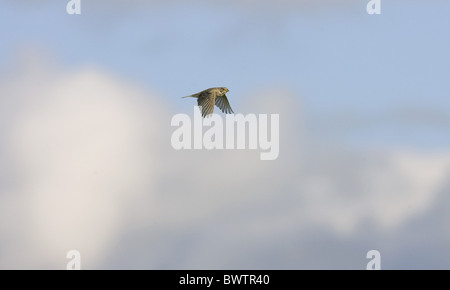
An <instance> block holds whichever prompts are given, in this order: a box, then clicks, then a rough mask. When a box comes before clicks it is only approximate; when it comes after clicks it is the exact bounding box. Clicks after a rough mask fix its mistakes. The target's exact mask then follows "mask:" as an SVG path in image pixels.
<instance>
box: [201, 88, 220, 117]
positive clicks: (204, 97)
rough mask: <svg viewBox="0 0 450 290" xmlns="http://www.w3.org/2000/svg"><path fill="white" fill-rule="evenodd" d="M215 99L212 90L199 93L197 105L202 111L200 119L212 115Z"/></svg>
mask: <svg viewBox="0 0 450 290" xmlns="http://www.w3.org/2000/svg"><path fill="white" fill-rule="evenodd" d="M215 99H216V92H215V91H214V90H205V91H203V92H201V93H200V95H199V96H198V99H197V103H198V106H199V107H200V109H201V110H202V117H206V116H209V115H211V114H212V113H213V111H214V102H215Z"/></svg>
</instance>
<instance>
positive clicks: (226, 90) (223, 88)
mask: <svg viewBox="0 0 450 290" xmlns="http://www.w3.org/2000/svg"><path fill="white" fill-rule="evenodd" d="M220 90H221V91H222V94H224V95H225V94H226V93H227V92H228V91H230V90H229V89H227V88H226V87H222V88H220Z"/></svg>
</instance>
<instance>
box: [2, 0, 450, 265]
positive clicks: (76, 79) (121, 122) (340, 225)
mask: <svg viewBox="0 0 450 290" xmlns="http://www.w3.org/2000/svg"><path fill="white" fill-rule="evenodd" d="M67 2H68V1H55V0H47V1H39V2H36V3H34V2H33V3H30V2H29V1H12V0H8V1H2V2H1V3H0V23H1V25H0V35H2V41H1V45H0V83H1V85H0V268H1V269H65V267H66V264H67V262H68V259H67V258H66V253H67V252H68V251H69V250H73V249H75V250H78V251H79V252H80V254H81V267H82V268H84V269H365V268H366V264H367V263H368V262H369V260H368V259H367V258H366V253H367V252H368V251H370V250H378V251H379V252H380V254H381V267H382V268H383V269H449V268H450V262H449V261H450V251H449V250H448V244H450V230H449V228H450V227H449V221H450V216H449V212H450V211H449V208H448V207H449V204H450V203H449V197H448V196H449V195H448V193H449V190H450V183H449V181H448V180H449V179H448V176H449V173H450V146H449V145H450V134H449V131H450V114H449V112H450V102H449V101H448V98H449V90H448V87H447V81H448V76H449V75H450V57H449V55H448V51H450V37H449V36H448V27H449V26H450V19H449V18H448V13H449V11H450V3H449V2H448V1H439V0H434V1H431V2H430V1H428V2H429V3H424V2H421V1H403V0H399V1H383V0H381V5H382V6H381V14H380V15H369V14H367V12H366V5H367V2H368V1H365V0H364V1H363V0H342V1H332V0H321V1H309V0H299V1H294V0H292V1H288V0H285V1H274V0H264V1H251V0H247V1H220V0H217V1H206V0H192V1H176V0H173V1H158V0H154V1H143V0H135V1H126V2H125V1H118V0H114V1H105V0H96V1H83V0H81V14H80V15H69V14H68V13H67V12H66V4H67ZM215 86H226V87H228V88H229V90H230V91H229V92H228V93H227V96H228V99H229V101H230V104H231V106H232V108H233V110H234V112H235V113H242V114H279V116H280V151H279V157H278V158H277V159H276V160H273V161H263V160H260V158H259V153H260V152H259V151H258V150H248V149H247V150H175V149H174V148H173V147H172V146H171V143H170V140H171V135H172V133H173V132H174V130H175V129H176V128H174V127H173V126H171V119H172V117H173V116H174V115H175V114H180V113H182V114H188V115H192V114H193V109H194V108H193V106H194V105H195V104H196V102H195V100H194V99H181V97H182V96H186V95H190V94H193V93H196V92H199V91H201V90H203V89H205V88H209V87H215ZM217 112H218V111H217ZM219 115H220V116H222V117H224V115H223V114H222V113H219Z"/></svg>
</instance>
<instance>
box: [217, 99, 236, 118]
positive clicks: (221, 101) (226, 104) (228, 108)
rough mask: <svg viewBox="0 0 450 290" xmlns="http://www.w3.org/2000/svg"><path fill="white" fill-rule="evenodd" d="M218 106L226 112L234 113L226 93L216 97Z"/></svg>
mask: <svg viewBox="0 0 450 290" xmlns="http://www.w3.org/2000/svg"><path fill="white" fill-rule="evenodd" d="M216 106H217V107H218V108H219V109H221V110H222V112H224V113H225V114H230V113H234V112H233V110H232V109H231V106H230V103H229V102H228V99H227V96H225V95H223V96H221V97H217V98H216Z"/></svg>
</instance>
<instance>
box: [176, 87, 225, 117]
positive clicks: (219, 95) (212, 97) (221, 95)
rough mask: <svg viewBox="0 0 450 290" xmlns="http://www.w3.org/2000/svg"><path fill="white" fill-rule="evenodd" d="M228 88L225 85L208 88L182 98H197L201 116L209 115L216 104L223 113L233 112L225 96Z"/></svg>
mask: <svg viewBox="0 0 450 290" xmlns="http://www.w3.org/2000/svg"><path fill="white" fill-rule="evenodd" d="M228 91H229V90H228V89H227V88H225V87H217V88H209V89H206V90H204V91H201V92H199V93H196V94H193V95H190V96H186V97H183V98H189V97H192V98H197V103H198V106H199V107H200V110H201V112H202V117H208V116H210V115H211V114H212V113H213V111H214V105H216V106H217V107H218V108H219V109H220V110H222V112H224V113H225V114H230V113H233V110H232V109H231V106H230V103H229V102H228V99H227V96H226V95H225V94H226V93H227V92H228Z"/></svg>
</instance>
